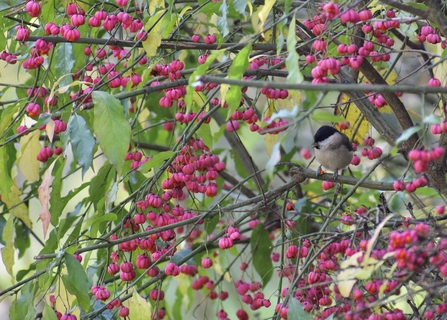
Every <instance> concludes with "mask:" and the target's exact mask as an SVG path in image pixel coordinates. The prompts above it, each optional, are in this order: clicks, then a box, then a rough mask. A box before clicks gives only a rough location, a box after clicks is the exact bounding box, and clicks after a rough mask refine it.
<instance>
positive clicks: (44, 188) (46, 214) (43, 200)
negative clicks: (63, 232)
mask: <svg viewBox="0 0 447 320" xmlns="http://www.w3.org/2000/svg"><path fill="white" fill-rule="evenodd" d="M55 164H56V161H53V163H52V164H51V165H50V166H49V167H48V169H47V170H46V171H45V173H44V174H43V177H42V183H41V184H40V186H39V188H38V189H37V192H38V194H39V201H40V204H41V205H42V209H41V210H40V213H39V216H40V220H42V227H43V237H44V238H46V236H47V231H48V226H49V225H50V219H51V213H50V210H49V209H50V208H49V206H50V198H51V194H50V187H51V184H52V182H53V176H52V172H53V168H54V165H55Z"/></svg>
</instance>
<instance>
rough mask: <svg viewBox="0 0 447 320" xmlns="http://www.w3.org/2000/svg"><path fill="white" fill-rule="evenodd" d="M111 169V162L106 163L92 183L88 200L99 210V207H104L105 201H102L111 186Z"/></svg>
mask: <svg viewBox="0 0 447 320" xmlns="http://www.w3.org/2000/svg"><path fill="white" fill-rule="evenodd" d="M111 169H112V166H111V165H110V164H104V165H103V166H102V167H101V169H99V172H98V173H97V174H96V176H95V177H94V178H93V179H92V181H91V183H90V188H89V194H90V197H89V198H88V201H89V202H91V203H92V204H93V206H94V207H95V209H96V210H98V207H101V208H103V207H104V204H105V202H104V203H100V201H102V200H104V198H105V195H106V193H107V191H108V190H109V188H110V185H111V182H112V179H113V174H111Z"/></svg>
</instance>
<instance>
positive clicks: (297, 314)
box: [287, 298, 314, 320]
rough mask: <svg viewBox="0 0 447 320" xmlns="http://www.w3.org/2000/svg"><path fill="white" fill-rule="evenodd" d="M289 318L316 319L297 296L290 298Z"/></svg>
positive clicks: (293, 319) (290, 319) (292, 319)
mask: <svg viewBox="0 0 447 320" xmlns="http://www.w3.org/2000/svg"><path fill="white" fill-rule="evenodd" d="M287 319H288V320H314V318H313V317H312V316H311V315H310V313H308V312H306V311H305V310H304V308H303V305H302V304H301V302H299V301H298V300H296V299H295V298H291V299H290V300H289V312H288V313H287Z"/></svg>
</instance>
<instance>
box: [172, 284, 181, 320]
mask: <svg viewBox="0 0 447 320" xmlns="http://www.w3.org/2000/svg"><path fill="white" fill-rule="evenodd" d="M183 297H184V295H183V293H182V292H181V290H180V286H177V290H175V301H174V304H173V305H172V308H171V309H170V311H171V312H172V315H171V319H182V318H183V314H182V306H183V303H182V301H183Z"/></svg>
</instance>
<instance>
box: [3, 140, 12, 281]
mask: <svg viewBox="0 0 447 320" xmlns="http://www.w3.org/2000/svg"><path fill="white" fill-rule="evenodd" d="M0 149H1V148H0ZM2 239H3V241H4V242H5V243H6V246H5V247H4V248H3V249H2V259H3V264H4V265H5V267H6V271H7V272H8V273H9V274H10V275H11V279H12V282H13V283H14V272H13V270H12V266H13V265H14V216H13V215H12V214H11V215H9V218H8V220H7V221H6V225H5V228H4V229H3V234H2Z"/></svg>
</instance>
